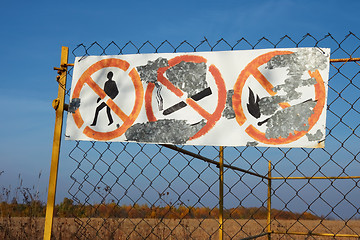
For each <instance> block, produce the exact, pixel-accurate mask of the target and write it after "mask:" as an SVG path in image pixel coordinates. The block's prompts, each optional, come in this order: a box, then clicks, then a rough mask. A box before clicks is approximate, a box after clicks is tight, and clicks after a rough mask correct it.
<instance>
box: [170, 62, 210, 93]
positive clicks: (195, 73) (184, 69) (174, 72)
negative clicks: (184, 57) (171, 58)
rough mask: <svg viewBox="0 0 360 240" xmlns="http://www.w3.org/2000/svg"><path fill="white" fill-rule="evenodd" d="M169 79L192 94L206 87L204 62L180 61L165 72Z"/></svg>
mask: <svg viewBox="0 0 360 240" xmlns="http://www.w3.org/2000/svg"><path fill="white" fill-rule="evenodd" d="M165 74H166V77H167V78H168V79H169V81H170V82H171V83H172V84H173V85H174V86H176V87H177V88H179V89H181V90H182V91H183V92H186V93H187V94H188V96H193V95H195V94H197V93H199V92H201V91H202V90H204V89H205V88H207V87H208V83H207V82H206V64H205V63H193V62H184V61H182V62H180V63H179V64H176V65H175V66H173V67H171V68H169V69H168V70H166V72H165Z"/></svg>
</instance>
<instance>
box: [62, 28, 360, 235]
mask: <svg viewBox="0 0 360 240" xmlns="http://www.w3.org/2000/svg"><path fill="white" fill-rule="evenodd" d="M282 47H284V48H285V47H286V48H292V47H295V48H297V47H319V48H321V47H330V48H331V58H332V59H339V58H347V59H349V58H353V57H356V56H360V54H359V51H360V50H359V48H360V39H359V37H357V36H356V35H355V34H354V33H351V32H350V33H349V34H348V35H346V36H345V37H343V38H341V39H339V38H336V37H334V36H333V35H331V34H328V35H326V36H324V37H321V38H316V37H314V36H313V35H310V34H306V35H305V36H303V37H302V38H300V39H297V40H295V39H294V38H291V37H289V36H287V35H285V36H284V37H282V38H280V39H279V40H269V39H268V38H265V37H263V38H261V39H259V40H258V41H256V42H253V43H252V42H250V41H248V40H247V39H245V38H241V39H239V40H238V41H236V42H235V43H230V42H228V41H226V40H225V39H220V40H218V41H216V42H215V43H213V44H212V43H211V42H210V41H209V40H207V39H206V38H204V39H203V40H202V41H200V42H199V43H197V44H193V43H190V42H188V41H183V42H180V43H178V44H174V43H170V42H169V41H163V42H161V43H158V44H155V43H151V42H150V41H146V42H144V43H143V44H139V45H137V44H135V43H133V42H131V41H129V42H126V43H124V44H118V43H115V42H110V43H109V44H104V45H102V44H100V43H98V42H94V43H92V44H90V45H89V46H86V45H84V44H80V45H78V46H77V47H75V48H74V49H73V50H72V55H73V57H79V56H80V57H81V56H83V57H85V56H88V55H118V54H130V53H161V52H197V51H220V50H243V49H259V48H282ZM359 73H360V64H359V62H358V61H347V62H336V61H333V62H331V68H330V79H329V92H328V107H327V127H326V144H325V148H323V149H302V148H300V149H290V148H289V149H284V148H259V147H225V148H224V162H225V165H224V168H225V169H224V198H223V201H224V206H225V209H224V228H223V229H224V239H244V238H248V239H252V238H260V239H266V238H268V237H271V238H273V239H304V238H306V239H334V238H335V239H336V238H338V237H347V238H350V237H359V234H360V221H359V218H360V191H359V190H360V189H359V188H360V183H359V177H357V176H358V175H360V174H359V172H360V171H359V170H360V161H359V150H360V148H359V143H360V130H359V122H358V121H357V119H359V115H360V101H359V98H360V94H359V93H360V79H359V78H360V76H359ZM68 74H69V76H70V77H71V74H72V69H71V68H70V69H69V72H68ZM69 92H70V88H67V97H69ZM71 145H72V146H71V150H70V151H69V153H68V158H69V159H71V161H73V162H74V163H75V164H76V168H75V169H74V170H73V172H72V173H71V174H70V178H71V180H72V185H71V187H70V188H69V190H68V193H69V194H70V196H71V199H72V201H73V202H72V203H71V204H72V205H73V206H76V208H74V209H76V211H75V210H74V218H75V222H76V227H75V229H74V231H73V232H72V238H74V239H218V238H219V235H218V231H219V220H218V217H219V197H220V196H219V169H218V164H214V162H218V157H219V148H217V147H204V146H178V147H179V148H180V149H182V150H186V151H190V152H193V153H194V154H197V155H201V156H203V157H205V158H206V159H208V160H210V161H204V160H202V159H199V158H197V157H194V156H189V155H188V154H185V153H183V152H181V151H175V150H173V149H170V148H168V147H166V146H163V145H155V144H136V143H110V142H105V143H104V142H82V141H74V142H72V143H71ZM269 161H271V163H272V165H271V167H272V168H271V175H272V178H270V180H271V212H270V213H271V221H270V228H271V230H270V232H269V231H268V230H269V226H268V222H267V221H266V218H267V214H268V212H267V207H268V200H269V198H268V183H269V182H268V181H269V178H268V173H269V170H268V162H269Z"/></svg>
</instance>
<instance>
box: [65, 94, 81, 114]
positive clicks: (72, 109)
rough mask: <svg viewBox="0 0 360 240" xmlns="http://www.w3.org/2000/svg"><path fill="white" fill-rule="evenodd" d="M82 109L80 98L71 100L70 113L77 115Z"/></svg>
mask: <svg viewBox="0 0 360 240" xmlns="http://www.w3.org/2000/svg"><path fill="white" fill-rule="evenodd" d="M79 107H80V98H73V99H71V102H70V105H69V109H68V112H70V113H75V111H76V109H78V108H79Z"/></svg>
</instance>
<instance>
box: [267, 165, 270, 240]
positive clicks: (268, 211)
mask: <svg viewBox="0 0 360 240" xmlns="http://www.w3.org/2000/svg"><path fill="white" fill-rule="evenodd" d="M266 222H267V227H266V230H267V232H268V233H269V235H268V239H269V240H271V234H270V233H271V161H269V172H268V199H267V221H266Z"/></svg>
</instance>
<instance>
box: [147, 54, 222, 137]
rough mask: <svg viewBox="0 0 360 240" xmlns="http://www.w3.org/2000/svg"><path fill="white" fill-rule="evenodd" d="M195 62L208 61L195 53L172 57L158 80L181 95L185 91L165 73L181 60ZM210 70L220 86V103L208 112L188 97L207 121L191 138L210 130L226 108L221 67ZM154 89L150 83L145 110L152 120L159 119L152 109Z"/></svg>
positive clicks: (160, 69)
mask: <svg viewBox="0 0 360 240" xmlns="http://www.w3.org/2000/svg"><path fill="white" fill-rule="evenodd" d="M182 61H184V62H194V63H203V62H204V63H206V62H207V60H206V59H205V58H204V57H201V56H195V55H182V56H178V57H175V58H172V59H170V60H169V61H168V63H169V66H167V67H163V68H159V70H158V80H159V82H161V83H162V84H163V85H164V86H165V87H166V88H168V89H169V90H170V91H172V92H173V93H174V94H175V95H176V96H178V97H181V96H182V95H183V94H184V93H183V92H182V91H181V90H180V89H178V88H177V87H175V86H174V85H173V84H172V83H171V82H170V81H169V80H168V79H166V78H165V77H164V73H165V71H166V70H167V69H169V68H171V67H173V66H175V65H176V64H179V63H180V62H182ZM209 71H210V73H211V74H212V76H213V77H214V80H215V84H216V86H217V88H218V104H217V106H216V108H215V111H214V112H213V113H208V112H207V111H206V110H204V109H203V108H202V107H201V106H200V105H199V104H198V103H196V102H195V101H194V100H193V99H191V98H187V99H186V102H187V104H188V105H189V106H191V107H192V108H193V109H194V110H195V111H197V112H198V113H199V114H200V115H201V116H202V117H204V118H205V119H206V120H207V122H206V124H205V126H204V127H203V128H201V129H200V130H199V131H198V132H197V133H195V134H194V135H193V136H192V137H190V138H189V140H193V139H196V138H199V137H201V136H203V135H204V134H206V133H207V132H209V131H210V130H211V129H212V128H213V127H214V125H215V123H216V122H217V121H218V120H219V119H220V118H221V114H222V111H223V110H224V108H225V104H226V88H225V82H224V79H223V78H222V76H221V73H220V71H219V69H217V68H216V67H215V65H211V66H210V67H209ZM153 90H154V84H150V83H149V84H148V86H147V89H146V93H145V108H146V109H145V110H146V115H147V118H148V120H149V121H150V122H154V121H157V119H156V117H155V115H154V112H153V109H152V104H151V102H152V93H153Z"/></svg>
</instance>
